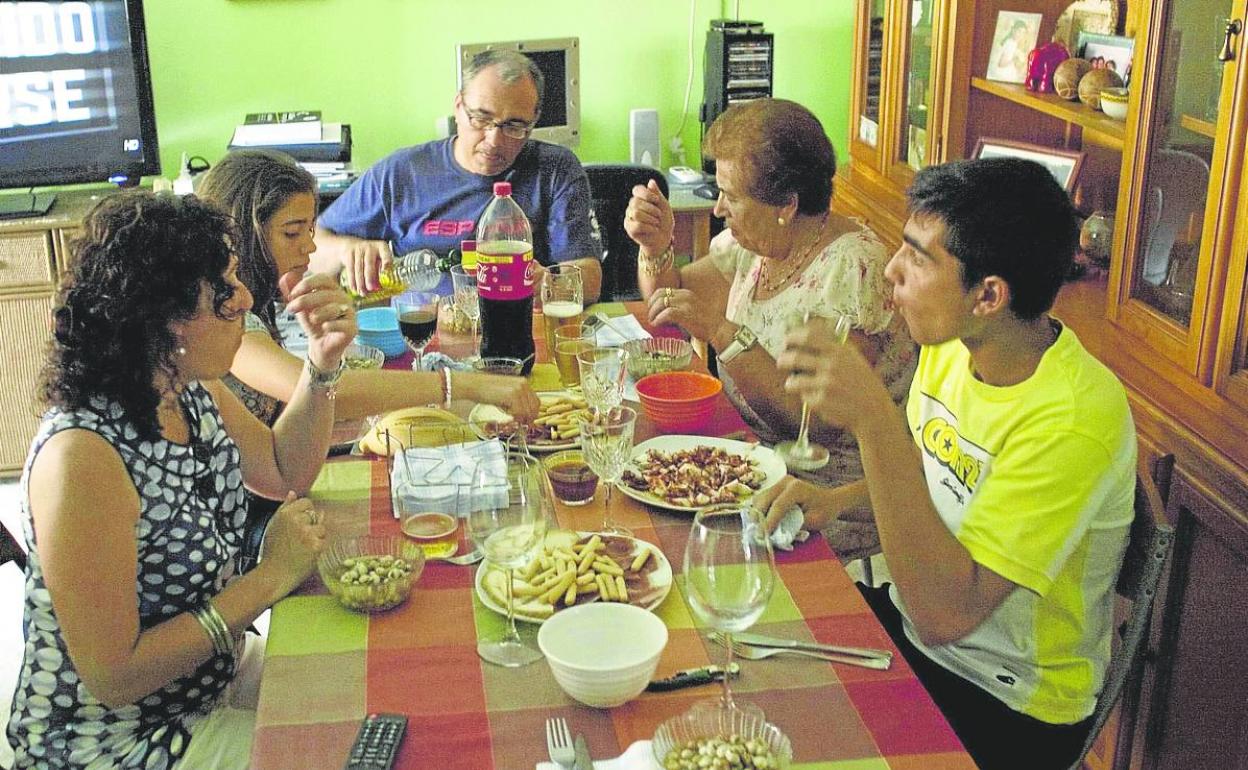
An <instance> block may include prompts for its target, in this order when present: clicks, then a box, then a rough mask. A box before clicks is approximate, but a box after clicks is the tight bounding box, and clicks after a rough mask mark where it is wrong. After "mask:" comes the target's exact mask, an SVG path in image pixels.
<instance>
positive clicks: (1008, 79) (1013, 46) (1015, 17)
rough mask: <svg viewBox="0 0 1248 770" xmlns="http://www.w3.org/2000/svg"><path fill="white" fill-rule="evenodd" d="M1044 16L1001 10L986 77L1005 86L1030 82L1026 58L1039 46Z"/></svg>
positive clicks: (998, 15)
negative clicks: (1037, 43)
mask: <svg viewBox="0 0 1248 770" xmlns="http://www.w3.org/2000/svg"><path fill="white" fill-rule="evenodd" d="M1043 20H1044V15H1043V14H1040V13H1021V12H1019V11H998V12H997V26H996V30H995V31H994V32H993V33H992V51H991V52H990V53H989V54H988V71H987V72H985V73H984V77H986V78H988V79H989V80H999V81H1001V82H1003V83H1022V82H1024V81H1025V80H1026V79H1027V55H1028V54H1030V53H1031V50H1032V49H1033V48H1035V47H1036V40H1037V39H1038V38H1039V37H1040V23H1041V22H1042V21H1043Z"/></svg>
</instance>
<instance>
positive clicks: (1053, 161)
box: [971, 136, 1086, 193]
mask: <svg viewBox="0 0 1248 770" xmlns="http://www.w3.org/2000/svg"><path fill="white" fill-rule="evenodd" d="M971 157H972V158H1024V159H1026V160H1034V161H1035V162H1037V163H1039V164H1040V165H1042V166H1044V167H1045V168H1046V169H1048V170H1049V173H1050V174H1052V175H1053V178H1054V179H1056V180H1057V183H1058V184H1060V185H1061V186H1062V189H1064V190H1066V192H1068V193H1069V192H1073V191H1074V189H1075V184H1076V182H1078V181H1079V170H1080V169H1081V168H1082V167H1083V160H1084V158H1085V157H1086V155H1085V153H1083V152H1080V151H1079V150H1063V149H1060V148H1057V147H1045V146H1044V145H1039V144H1031V143H1029V142H1016V141H1014V140H1013V139H998V138H993V137H987V136H985V137H980V139H979V141H978V142H977V143H976V144H975V151H974V152H973V153H972V154H971Z"/></svg>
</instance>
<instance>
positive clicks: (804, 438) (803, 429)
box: [776, 311, 851, 471]
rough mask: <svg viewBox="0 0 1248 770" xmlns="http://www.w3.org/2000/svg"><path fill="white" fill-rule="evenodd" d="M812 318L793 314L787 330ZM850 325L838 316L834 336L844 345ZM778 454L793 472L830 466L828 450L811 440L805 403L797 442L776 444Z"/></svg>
mask: <svg viewBox="0 0 1248 770" xmlns="http://www.w3.org/2000/svg"><path fill="white" fill-rule="evenodd" d="M811 318H812V316H811V314H810V313H809V312H808V311H807V312H800V313H793V314H791V315H789V316H788V317H787V318H786V319H785V321H786V324H785V326H786V330H787V331H792V330H793V329H795V328H798V327H800V326H804V325H805V324H806V323H807V322H809V321H810V319H811ZM850 323H851V322H850V320H849V316H838V317H837V319H836V325H835V326H834V327H833V330H832V334H833V336H834V337H835V338H836V341H837V342H838V343H840V344H842V345H844V344H845V340H846V339H848V337H849V327H850ZM776 454H778V455H780V458H781V459H783V460H784V464H785V465H786V466H787V467H788V468H789V470H791V471H814V470H818V469H820V468H822V467H823V466H825V465H827V464H828V459H829V458H830V457H831V455H830V454H829V453H828V450H827V448H826V447H824V446H823V445H821V444H815V443H812V442H811V440H810V406H809V405H808V404H807V403H806V402H805V401H803V402H802V422H801V426H800V427H799V428H798V430H797V440H796V441H781V442H780V443H779V444H776Z"/></svg>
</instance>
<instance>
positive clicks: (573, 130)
mask: <svg viewBox="0 0 1248 770" xmlns="http://www.w3.org/2000/svg"><path fill="white" fill-rule="evenodd" d="M500 48H506V49H511V50H513V51H519V52H520V53H522V54H524V55H525V56H528V57H529V58H530V59H532V60H533V62H534V63H535V64H537V68H538V69H540V70H541V71H542V79H543V80H544V81H545V83H546V93H545V94H544V95H543V96H542V114H541V116H540V117H539V118H538V120H537V127H536V128H535V129H533V138H534V139H541V140H543V141H546V142H551V143H553V144H560V145H563V146H564V147H576V146H577V144H579V143H580V141H581V42H580V38H575V37H561V38H551V39H549V40H509V41H506V42H501V43H461V44H460V45H458V46H456V47H455V83H456V87H457V88H459V89H461V90H462V89H463V87H464V67H466V66H468V63H469V62H470V61H472V57H474V56H476V55H477V54H479V53H481V52H483V51H488V50H490V49H500Z"/></svg>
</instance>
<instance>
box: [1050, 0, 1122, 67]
mask: <svg viewBox="0 0 1248 770" xmlns="http://www.w3.org/2000/svg"><path fill="white" fill-rule="evenodd" d="M1117 27H1118V2H1117V0H1074V2H1072V3H1071V4H1070V5H1068V6H1066V10H1064V11H1062V13H1061V15H1059V16H1058V17H1057V26H1056V28H1055V29H1054V30H1053V39H1054V40H1057V41H1058V42H1060V43H1062V44H1063V45H1065V46H1066V48H1067V50H1069V51H1070V55H1071V56H1078V55H1079V54H1077V53H1076V51H1077V50H1078V48H1077V47H1076V46H1077V45H1078V43H1079V33H1080V32H1095V33H1099V34H1102V35H1112V34H1114V30H1115V29H1117Z"/></svg>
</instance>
